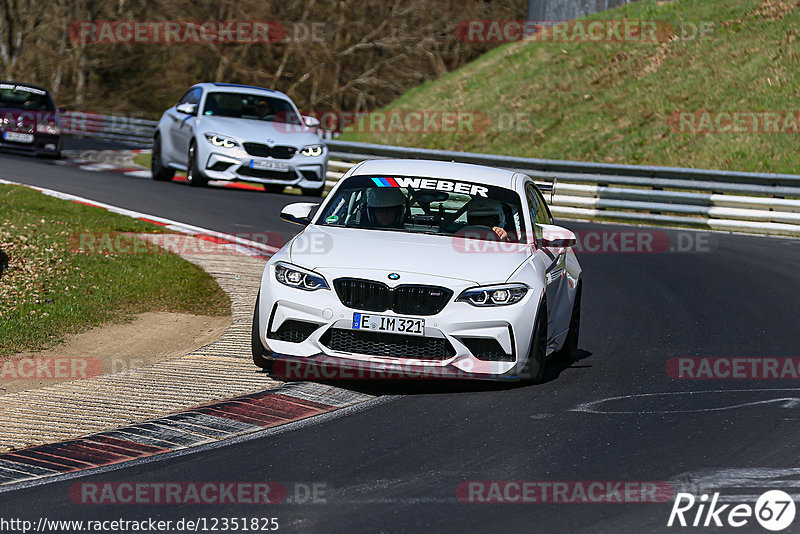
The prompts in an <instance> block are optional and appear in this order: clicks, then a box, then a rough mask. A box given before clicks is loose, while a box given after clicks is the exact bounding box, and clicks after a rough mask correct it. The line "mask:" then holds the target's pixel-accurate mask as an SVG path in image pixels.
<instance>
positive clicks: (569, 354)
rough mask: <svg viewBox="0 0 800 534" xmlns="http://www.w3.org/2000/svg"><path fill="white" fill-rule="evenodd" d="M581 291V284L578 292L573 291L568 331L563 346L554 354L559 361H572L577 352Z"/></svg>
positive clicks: (579, 330)
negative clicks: (573, 296)
mask: <svg viewBox="0 0 800 534" xmlns="http://www.w3.org/2000/svg"><path fill="white" fill-rule="evenodd" d="M581 293H583V285H579V286H578V292H577V293H575V302H574V303H573V304H572V315H570V319H569V332H567V338H566V339H565V340H564V346H562V347H561V349H560V350H559V351H558V352H557V353H556V354H555V355H554V356H555V358H556V359H557V360H558V361H561V362H574V361H575V355H576V354H577V352H578V336H580V332H581Z"/></svg>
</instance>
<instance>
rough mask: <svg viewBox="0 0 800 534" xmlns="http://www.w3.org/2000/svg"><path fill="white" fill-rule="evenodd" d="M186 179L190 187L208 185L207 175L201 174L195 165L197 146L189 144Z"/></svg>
mask: <svg viewBox="0 0 800 534" xmlns="http://www.w3.org/2000/svg"><path fill="white" fill-rule="evenodd" d="M186 167H187V171H186V179H187V180H189V185H190V186H192V187H205V186H207V185H208V176H206V175H205V174H203V172H202V171H201V170H200V167H199V166H198V165H197V146H196V145H195V144H194V143H192V144H191V145H189V156H188V157H187V158H186Z"/></svg>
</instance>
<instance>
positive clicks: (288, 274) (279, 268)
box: [275, 261, 330, 291]
mask: <svg viewBox="0 0 800 534" xmlns="http://www.w3.org/2000/svg"><path fill="white" fill-rule="evenodd" d="M275 279H276V280H277V281H278V282H280V283H281V284H283V285H285V286H289V287H296V288H297V289H303V290H305V291H316V290H317V289H330V286H328V282H326V281H325V278H323V277H322V276H320V275H318V274H317V273H315V272H313V271H309V270H308V269H303V268H302V267H298V266H297V265H292V264H289V263H284V262H282V261H279V262H278V263H276V264H275Z"/></svg>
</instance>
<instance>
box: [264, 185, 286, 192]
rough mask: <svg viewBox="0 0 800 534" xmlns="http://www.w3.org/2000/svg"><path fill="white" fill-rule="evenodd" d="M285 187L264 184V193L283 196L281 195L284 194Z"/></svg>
mask: <svg viewBox="0 0 800 534" xmlns="http://www.w3.org/2000/svg"><path fill="white" fill-rule="evenodd" d="M285 187H286V186H285V185H282V184H264V192H265V193H275V194H281V193H283V189H284V188H285Z"/></svg>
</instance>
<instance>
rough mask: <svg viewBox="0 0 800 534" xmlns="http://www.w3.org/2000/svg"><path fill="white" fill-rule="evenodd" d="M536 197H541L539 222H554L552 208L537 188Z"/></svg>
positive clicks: (537, 220) (537, 221) (537, 219)
mask: <svg viewBox="0 0 800 534" xmlns="http://www.w3.org/2000/svg"><path fill="white" fill-rule="evenodd" d="M535 191H536V197H537V198H538V199H539V208H540V209H539V213H538V216H537V218H536V223H537V224H553V216H552V215H551V214H550V208H548V207H547V203H546V202H545V201H544V198H543V197H542V192H541V191H539V190H538V189H535Z"/></svg>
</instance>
